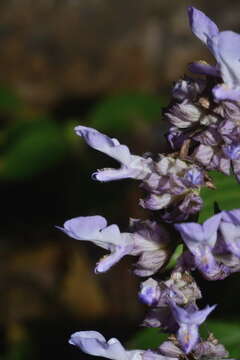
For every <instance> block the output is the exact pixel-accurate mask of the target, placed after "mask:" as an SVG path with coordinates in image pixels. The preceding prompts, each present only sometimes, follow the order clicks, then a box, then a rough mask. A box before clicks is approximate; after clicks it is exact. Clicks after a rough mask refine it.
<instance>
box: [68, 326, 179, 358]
mask: <svg viewBox="0 0 240 360" xmlns="http://www.w3.org/2000/svg"><path fill="white" fill-rule="evenodd" d="M69 343H70V344H71V345H74V346H77V347H78V348H80V349H81V350H82V351H83V352H85V353H86V354H90V355H95V356H100V357H105V358H107V359H112V360H178V359H177V358H173V357H171V358H170V357H166V356H163V355H161V354H158V353H157V352H153V351H151V350H147V351H145V350H126V349H125V348H124V347H123V346H122V344H121V343H120V341H119V340H118V339H116V338H112V339H110V340H108V341H106V339H105V338H104V336H103V335H102V334H100V333H99V332H97V331H78V332H76V333H74V334H72V335H71V338H70V340H69Z"/></svg>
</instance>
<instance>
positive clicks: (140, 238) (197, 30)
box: [59, 8, 240, 360]
mask: <svg viewBox="0 0 240 360" xmlns="http://www.w3.org/2000/svg"><path fill="white" fill-rule="evenodd" d="M189 21H190V26H191V29H192V31H193V33H194V34H195V35H196V36H197V37H198V38H199V39H200V40H201V41H202V42H203V43H204V44H205V45H207V47H208V48H209V50H210V51H211V53H212V54H213V55H214V57H215V59H216V65H214V66H212V65H209V64H207V63H206V62H204V61H198V62H194V63H192V64H190V66H189V69H190V71H192V72H193V73H195V74H201V75H203V76H202V77H201V79H196V78H194V79H192V78H186V77H185V78H183V79H181V80H179V81H177V82H176V84H175V85H174V87H173V91H172V101H171V104H170V105H169V107H168V108H167V109H166V111H165V114H164V116H165V119H166V120H167V121H168V122H169V123H170V124H171V125H170V130H169V132H168V135H167V139H168V141H169V143H170V145H171V146H172V148H173V151H174V152H173V153H169V154H158V155H157V156H154V157H152V156H150V155H149V154H147V155H143V156H138V155H133V154H131V152H130V150H129V148H128V147H127V146H126V145H122V144H120V143H119V141H118V140H117V139H114V138H110V137H108V136H107V135H104V134H102V133H100V132H99V131H97V130H95V129H92V128H88V127H85V126H77V127H76V128H75V132H76V134H77V135H79V136H81V137H83V138H84V140H85V141H86V143H87V144H88V145H89V146H90V147H92V148H93V149H96V150H98V151H101V152H103V153H105V154H107V155H108V156H110V157H112V158H113V159H115V160H117V161H118V162H119V163H120V167H119V168H114V169H112V168H105V169H102V170H98V171H97V172H95V173H94V174H93V175H92V177H93V178H94V179H95V180H98V181H104V182H105V181H112V180H121V179H126V178H131V179H135V180H139V181H140V182H141V183H140V187H141V188H142V189H143V191H144V192H145V194H146V195H145V197H144V198H143V199H140V200H139V204H140V206H142V207H143V208H145V209H148V210H152V211H154V212H155V219H157V220H155V221H152V220H140V219H130V224H129V229H128V231H127V232H121V231H120V229H119V227H118V226H117V225H116V224H112V225H108V224H107V221H106V219H105V218H103V217H102V216H99V215H96V216H86V217H84V216H81V217H77V218H74V219H71V220H68V221H66V222H65V223H64V225H63V227H59V228H60V229H61V230H62V231H63V232H65V233H66V234H67V235H68V236H70V237H72V238H74V239H77V240H84V241H90V242H92V243H94V244H95V245H97V246H100V247H102V248H103V249H105V250H107V251H108V252H109V253H108V254H107V255H105V256H104V257H103V258H101V259H100V260H99V262H98V263H97V265H96V268H95V272H96V273H102V272H105V271H108V270H109V269H110V268H111V267H112V266H113V265H114V264H116V263H117V262H118V261H120V260H121V259H122V258H123V257H124V256H126V255H131V256H136V257H137V262H136V263H135V265H134V273H135V274H136V275H137V276H140V277H145V278H147V279H144V281H143V282H142V283H141V286H140V290H139V299H140V301H142V302H143V303H145V304H146V305H147V306H148V307H149V311H148V313H147V315H146V317H145V319H144V321H143V323H142V325H143V326H147V327H155V328H159V329H161V330H162V331H164V332H167V333H168V334H169V338H168V340H167V341H165V342H164V343H163V344H160V345H159V347H158V349H156V350H147V351H146V350H131V351H129V350H126V349H125V348H124V347H123V345H122V344H121V343H120V342H119V341H118V340H117V339H115V338H112V339H110V340H109V341H106V339H105V338H104V337H103V336H102V335H101V334H100V333H98V332H96V331H80V332H76V333H74V334H73V335H72V336H71V339H70V341H69V342H70V344H72V345H75V346H77V347H79V348H80V349H81V350H82V351H84V352H86V353H87V354H91V355H96V356H102V357H105V358H108V359H112V360H178V359H186V360H190V359H191V360H211V359H215V360H221V359H226V358H227V357H228V352H227V351H226V349H225V348H224V346H223V345H221V344H219V343H218V341H217V339H215V338H214V336H213V335H212V334H211V335H209V337H208V338H207V339H205V340H204V339H202V338H201V337H200V335H199V326H200V325H201V324H202V323H203V322H204V321H205V320H206V318H207V317H208V315H209V314H210V313H211V312H212V311H213V310H214V309H215V307H216V305H213V306H206V307H205V308H203V309H199V307H198V305H197V300H198V299H200V298H201V296H202V295H201V291H200V289H199V288H198V286H197V284H196V282H195V280H194V278H193V277H192V272H193V271H194V270H198V271H199V272H200V273H201V274H202V275H203V276H204V277H205V278H206V279H207V280H222V279H224V278H226V277H227V276H229V275H230V274H231V273H234V272H238V271H240V209H237V210H232V211H220V212H218V213H216V214H215V215H213V216H212V217H211V218H209V219H208V220H207V221H205V222H204V223H203V224H199V223H197V222H194V221H196V219H197V215H198V213H199V211H200V210H201V207H202V199H201V196H200V191H201V188H202V187H210V188H214V184H213V183H212V182H211V179H210V177H209V175H208V171H209V170H217V171H221V172H223V173H225V174H227V175H230V173H231V170H232V171H233V173H234V174H235V176H236V177H237V179H238V180H239V182H240V120H239V119H240V105H239V104H240V103H239V101H240V70H239V69H240V67H239V55H238V52H239V51H240V35H238V34H236V33H234V32H231V31H223V32H220V31H219V30H218V28H217V26H216V25H215V24H214V23H213V22H212V21H211V20H210V19H209V18H208V17H207V16H206V15H205V14H203V13H202V12H201V11H199V10H197V9H195V8H190V9H189ZM180 244H181V245H182V249H183V250H182V253H181V254H180V255H179V257H178V260H177V263H176V265H175V267H174V268H173V270H172V273H171V275H170V277H169V278H168V279H161V278H160V271H161V274H162V273H163V271H164V269H165V268H166V266H167V265H168V264H169V260H170V258H171V256H172V254H173V253H174V252H175V250H176V248H177V247H178V246H179V245H180ZM152 275H154V278H152V277H150V276H152Z"/></svg>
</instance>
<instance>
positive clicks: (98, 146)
mask: <svg viewBox="0 0 240 360" xmlns="http://www.w3.org/2000/svg"><path fill="white" fill-rule="evenodd" d="M74 130H75V132H76V134H77V135H79V136H82V137H83V138H84V140H85V141H86V143H87V144H88V145H89V146H91V147H92V148H93V149H95V150H98V151H101V152H103V153H104V154H107V155H108V156H110V157H112V158H113V159H115V160H117V161H118V162H120V164H121V167H120V168H119V169H110V168H109V169H102V170H98V171H97V172H95V173H94V174H93V175H92V176H93V178H94V179H95V180H99V181H112V180H119V179H125V178H133V179H144V178H145V177H146V176H147V175H148V174H149V173H150V172H151V170H150V166H151V163H152V159H150V158H147V159H145V158H143V157H141V156H137V155H132V154H131V153H130V151H129V149H128V147H127V146H126V145H121V144H120V143H119V141H118V140H117V139H111V138H110V137H108V136H107V135H104V134H102V133H100V132H99V131H97V130H95V129H92V128H90V127H86V126H77V127H75V129H74Z"/></svg>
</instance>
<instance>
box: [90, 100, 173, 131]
mask: <svg viewBox="0 0 240 360" xmlns="http://www.w3.org/2000/svg"><path fill="white" fill-rule="evenodd" d="M166 103H167V102H166V99H164V98H159V97H157V96H154V95H147V94H141V93H132V94H124V95H115V96H111V97H109V98H107V99H105V100H104V101H102V102H101V103H100V104H99V105H97V106H96V107H95V108H94V109H93V111H92V112H91V113H90V115H89V117H88V120H89V126H91V127H94V128H97V129H99V130H102V131H111V130H113V131H115V132H116V133H117V132H118V133H119V132H126V131H129V130H130V131H133V130H134V129H136V127H138V126H139V125H140V123H141V122H154V121H158V120H159V118H160V114H161V108H162V107H163V106H166Z"/></svg>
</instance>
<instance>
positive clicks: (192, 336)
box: [170, 301, 216, 354]
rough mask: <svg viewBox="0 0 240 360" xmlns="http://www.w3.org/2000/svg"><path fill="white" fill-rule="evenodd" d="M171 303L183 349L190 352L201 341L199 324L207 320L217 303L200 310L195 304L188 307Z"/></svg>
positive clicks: (178, 337)
mask: <svg viewBox="0 0 240 360" xmlns="http://www.w3.org/2000/svg"><path fill="white" fill-rule="evenodd" d="M170 305H171V310H172V313H173V316H174V318H175V320H176V322H177V323H178V325H179V329H178V331H177V339H178V341H179V343H180V345H181V347H182V349H183V351H184V352H185V353H186V354H188V353H190V352H191V351H192V350H193V349H194V347H195V346H196V344H197V343H198V341H199V333H198V327H199V325H201V324H202V323H203V322H204V321H205V320H206V318H207V316H208V315H209V314H210V313H211V312H212V311H213V310H214V309H215V307H216V305H213V306H207V307H206V308H205V309H203V310H198V309H197V307H196V305H194V304H190V305H188V306H187V307H186V308H181V307H180V306H178V305H176V304H175V303H174V302H173V301H171V302H170Z"/></svg>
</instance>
